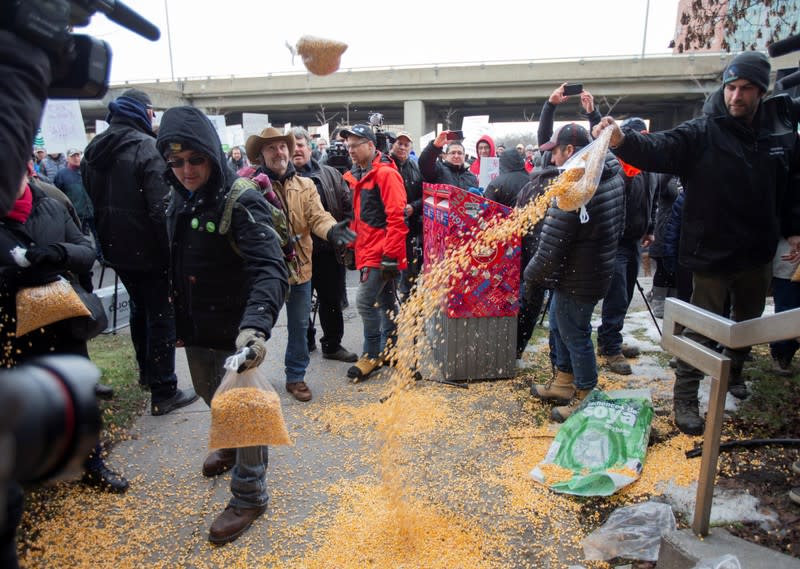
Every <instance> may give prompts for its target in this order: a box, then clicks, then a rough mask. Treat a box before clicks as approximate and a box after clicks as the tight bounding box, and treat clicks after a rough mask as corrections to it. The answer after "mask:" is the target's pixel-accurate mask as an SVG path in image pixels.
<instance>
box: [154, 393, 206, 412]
mask: <svg viewBox="0 0 800 569" xmlns="http://www.w3.org/2000/svg"><path fill="white" fill-rule="evenodd" d="M196 400H197V393H195V392H194V389H192V388H191V387H190V388H188V389H176V390H175V394H174V395H173V396H172V397H169V398H167V399H162V400H161V401H153V402H151V403H150V413H151V414H152V415H153V416H154V417H158V416H159V415H166V414H167V413H171V412H172V411H174V410H175V409H180V408H181V407H186V406H187V405H191V404H192V403H194V402H195V401H196Z"/></svg>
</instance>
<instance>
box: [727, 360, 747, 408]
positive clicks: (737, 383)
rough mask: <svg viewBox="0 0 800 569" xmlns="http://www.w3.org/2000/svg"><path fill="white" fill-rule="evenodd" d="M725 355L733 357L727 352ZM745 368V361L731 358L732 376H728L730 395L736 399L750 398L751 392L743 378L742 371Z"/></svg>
mask: <svg viewBox="0 0 800 569" xmlns="http://www.w3.org/2000/svg"><path fill="white" fill-rule="evenodd" d="M724 354H725V355H726V356H728V357H731V354H730V353H729V352H728V351H727V350H725V352H724ZM743 368H744V360H742V359H733V358H731V374H730V375H729V376H728V393H730V394H731V395H733V396H734V397H736V399H747V398H748V397H750V392H749V391H748V390H747V386H746V385H745V384H744V378H743V377H742V369H743Z"/></svg>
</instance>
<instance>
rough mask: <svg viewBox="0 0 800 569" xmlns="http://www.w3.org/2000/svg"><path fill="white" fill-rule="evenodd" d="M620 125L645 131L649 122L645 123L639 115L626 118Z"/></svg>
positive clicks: (637, 130)
mask: <svg viewBox="0 0 800 569" xmlns="http://www.w3.org/2000/svg"><path fill="white" fill-rule="evenodd" d="M620 126H622V127H627V128H629V129H631V130H635V131H636V132H644V131H646V130H647V124H645V122H644V120H643V119H640V118H639V117H631V118H629V119H625V120H624V121H622V124H621V125H620Z"/></svg>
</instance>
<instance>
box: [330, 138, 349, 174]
mask: <svg viewBox="0 0 800 569" xmlns="http://www.w3.org/2000/svg"><path fill="white" fill-rule="evenodd" d="M327 152H328V153H327V158H326V159H325V164H327V165H328V166H331V167H332V168H336V170H338V171H339V173H340V174H344V173H345V172H347V171H348V170H350V168H352V167H353V161H352V160H351V159H350V153H349V152H348V151H347V146H346V145H345V143H344V142H342V141H341V140H332V141H331V143H330V144H329V145H328V151H327Z"/></svg>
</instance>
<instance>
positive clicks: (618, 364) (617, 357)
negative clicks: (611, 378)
mask: <svg viewBox="0 0 800 569" xmlns="http://www.w3.org/2000/svg"><path fill="white" fill-rule="evenodd" d="M605 358H606V367H607V368H608V370H609V371H612V372H614V373H618V374H620V375H630V374H632V373H633V370H632V369H631V364H629V363H628V362H626V361H625V356H623V355H622V354H614V355H613V356H606V357H605Z"/></svg>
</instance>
